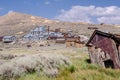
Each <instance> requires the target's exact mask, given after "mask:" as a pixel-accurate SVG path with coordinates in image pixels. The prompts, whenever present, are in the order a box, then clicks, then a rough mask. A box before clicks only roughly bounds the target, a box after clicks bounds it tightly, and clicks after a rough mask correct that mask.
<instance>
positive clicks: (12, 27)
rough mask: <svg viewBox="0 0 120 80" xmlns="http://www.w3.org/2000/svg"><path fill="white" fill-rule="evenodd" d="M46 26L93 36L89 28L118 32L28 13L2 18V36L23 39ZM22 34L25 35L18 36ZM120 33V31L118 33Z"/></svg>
mask: <svg viewBox="0 0 120 80" xmlns="http://www.w3.org/2000/svg"><path fill="white" fill-rule="evenodd" d="M44 25H45V26H50V29H55V28H64V29H65V30H66V31H67V30H73V31H74V32H78V33H79V34H91V33H92V32H93V31H90V30H88V27H98V28H100V30H109V31H111V32H115V31H116V30H117V29H116V28H114V26H113V25H99V24H89V23H86V22H64V21H58V20H49V19H47V18H43V17H40V16H33V15H30V14H26V13H19V12H9V13H8V14H6V15H3V16H0V36H4V35H16V34H17V36H19V37H22V36H23V35H24V34H26V33H27V32H29V31H30V30H31V29H33V28H35V27H37V26H44ZM109 28H110V29H109ZM85 31H86V32H85ZM20 32H22V33H23V34H19V35H18V33H20ZM118 32H119V30H118V31H117V33H118Z"/></svg>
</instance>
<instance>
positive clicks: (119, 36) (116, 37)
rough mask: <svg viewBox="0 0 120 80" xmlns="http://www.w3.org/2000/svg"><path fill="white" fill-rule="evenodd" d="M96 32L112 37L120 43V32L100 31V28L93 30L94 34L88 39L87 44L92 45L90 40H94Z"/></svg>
mask: <svg viewBox="0 0 120 80" xmlns="http://www.w3.org/2000/svg"><path fill="white" fill-rule="evenodd" d="M96 34H98V35H101V36H104V37H108V38H111V39H113V40H114V41H115V42H116V44H120V35H119V34H111V33H105V32H102V31H99V30H95V31H94V32H93V34H92V36H91V37H90V39H89V40H88V42H87V44H86V46H90V42H91V41H92V39H93V38H94V36H95V35H96Z"/></svg>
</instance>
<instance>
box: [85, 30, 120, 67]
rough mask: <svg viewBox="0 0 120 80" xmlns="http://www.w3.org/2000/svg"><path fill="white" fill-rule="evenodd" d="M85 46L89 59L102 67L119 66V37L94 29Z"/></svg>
mask: <svg viewBox="0 0 120 80" xmlns="http://www.w3.org/2000/svg"><path fill="white" fill-rule="evenodd" d="M86 46H87V47H88V52H89V57H90V61H91V63H93V64H97V65H100V66H103V67H106V68H108V67H110V68H116V69H117V68H120V37H119V36H118V35H114V34H110V33H105V32H102V31H98V30H95V31H94V33H93V34H92V36H91V37H90V39H89V41H88V42H87V44H86Z"/></svg>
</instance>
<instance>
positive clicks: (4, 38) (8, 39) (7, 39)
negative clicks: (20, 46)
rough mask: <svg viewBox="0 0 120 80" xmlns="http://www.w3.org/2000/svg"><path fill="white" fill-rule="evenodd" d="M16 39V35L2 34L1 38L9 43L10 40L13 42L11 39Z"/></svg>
mask: <svg viewBox="0 0 120 80" xmlns="http://www.w3.org/2000/svg"><path fill="white" fill-rule="evenodd" d="M15 40H16V37H15V36H4V37H3V38H2V41H3V42H4V43H11V42H13V41H15Z"/></svg>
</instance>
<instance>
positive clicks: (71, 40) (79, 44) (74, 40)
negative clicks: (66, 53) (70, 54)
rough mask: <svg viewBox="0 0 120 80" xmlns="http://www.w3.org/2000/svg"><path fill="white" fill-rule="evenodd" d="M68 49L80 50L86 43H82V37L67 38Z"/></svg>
mask: <svg viewBox="0 0 120 80" xmlns="http://www.w3.org/2000/svg"><path fill="white" fill-rule="evenodd" d="M65 42H66V47H71V46H72V47H76V48H80V47H82V46H83V45H84V42H81V40H80V37H67V38H66V41H65Z"/></svg>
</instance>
